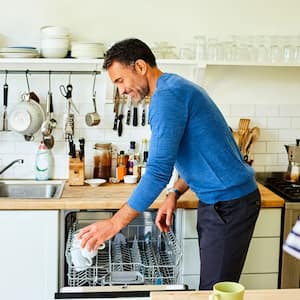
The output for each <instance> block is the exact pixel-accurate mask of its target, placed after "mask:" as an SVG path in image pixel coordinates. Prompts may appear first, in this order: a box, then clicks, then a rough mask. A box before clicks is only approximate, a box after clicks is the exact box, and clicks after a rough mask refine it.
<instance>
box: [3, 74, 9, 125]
mask: <svg viewBox="0 0 300 300" xmlns="http://www.w3.org/2000/svg"><path fill="white" fill-rule="evenodd" d="M6 79H7V73H6V74H5V83H4V85H3V124H2V125H3V128H2V130H3V131H7V129H8V122H7V98H8V84H7V82H6Z"/></svg>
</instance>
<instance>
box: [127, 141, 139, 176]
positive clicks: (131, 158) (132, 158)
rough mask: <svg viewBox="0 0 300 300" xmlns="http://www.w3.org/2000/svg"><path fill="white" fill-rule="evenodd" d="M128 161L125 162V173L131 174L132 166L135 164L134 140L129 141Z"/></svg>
mask: <svg viewBox="0 0 300 300" xmlns="http://www.w3.org/2000/svg"><path fill="white" fill-rule="evenodd" d="M128 156H129V157H128V162H127V175H133V169H134V166H135V165H136V164H137V161H136V159H135V142H134V141H132V142H130V148H129V150H128Z"/></svg>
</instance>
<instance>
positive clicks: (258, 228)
mask: <svg viewBox="0 0 300 300" xmlns="http://www.w3.org/2000/svg"><path fill="white" fill-rule="evenodd" d="M280 224H281V208H263V209H261V210H260V212H259V215H258V218H257V221H256V225H255V229H254V233H253V237H263V236H265V237H268V236H269V237H279V236H280V226H281V225H280Z"/></svg>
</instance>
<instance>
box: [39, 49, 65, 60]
mask: <svg viewBox="0 0 300 300" xmlns="http://www.w3.org/2000/svg"><path fill="white" fill-rule="evenodd" d="M67 54H68V48H41V56H42V57H45V58H64V57H66V56H67Z"/></svg>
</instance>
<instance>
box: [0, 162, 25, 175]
mask: <svg viewBox="0 0 300 300" xmlns="http://www.w3.org/2000/svg"><path fill="white" fill-rule="evenodd" d="M15 163H20V164H22V163H24V159H21V158H19V159H15V160H13V161H12V162H11V163H10V164H8V165H7V166H6V167H4V168H3V169H2V170H1V171H0V175H1V174H3V173H4V172H5V171H6V170H7V169H9V168H10V167H11V166H12V165H14V164H15Z"/></svg>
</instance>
